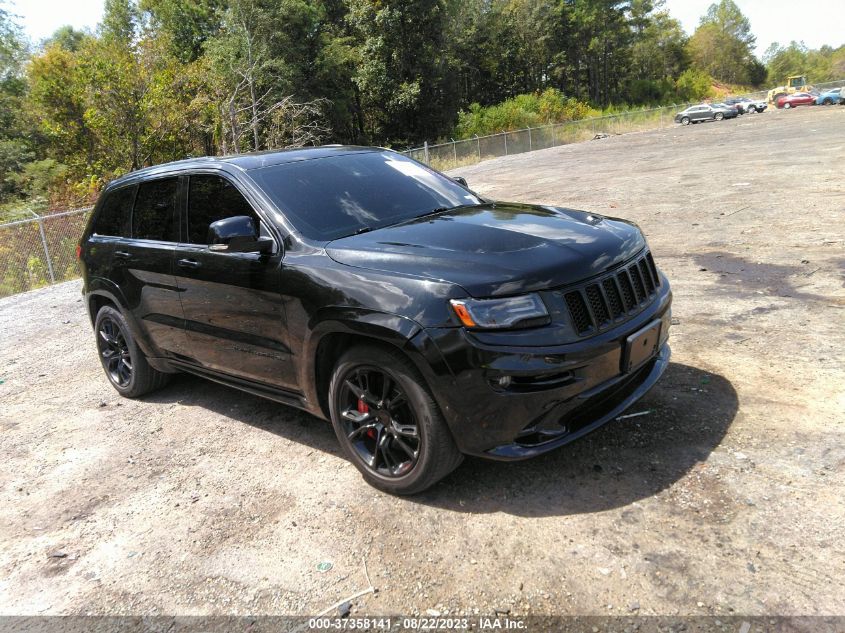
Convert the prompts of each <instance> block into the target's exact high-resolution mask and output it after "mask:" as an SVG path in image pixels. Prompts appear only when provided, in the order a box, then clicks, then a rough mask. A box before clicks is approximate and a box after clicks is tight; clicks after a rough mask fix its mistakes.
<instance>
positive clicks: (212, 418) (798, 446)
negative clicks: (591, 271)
mask: <svg viewBox="0 0 845 633" xmlns="http://www.w3.org/2000/svg"><path fill="white" fill-rule="evenodd" d="M843 156H845V107H843V108H833V107H831V108H821V107H818V108H799V109H797V110H793V111H776V112H767V113H765V114H762V115H746V116H744V117H741V118H740V119H738V120H734V121H724V122H721V123H711V124H703V125H696V126H690V127H687V128H681V127H676V128H673V129H666V130H660V131H655V132H648V133H641V134H630V135H624V136H616V137H611V138H607V139H602V140H596V141H589V142H586V143H581V144H578V145H570V146H566V147H560V148H554V149H550V150H544V151H539V152H534V153H531V154H522V155H518V156H511V157H508V158H503V159H498V160H494V161H489V162H486V163H483V164H480V165H477V166H473V167H468V168H464V169H461V170H459V171H458V172H457V173H458V174H460V175H463V176H465V177H466V178H467V179H468V180H469V182H470V185H471V186H473V187H474V188H475V189H477V190H478V191H479V192H482V193H483V194H485V195H487V196H489V197H492V198H497V199H509V200H522V201H531V202H541V203H554V204H561V205H568V206H572V207H575V208H582V209H586V210H590V211H593V212H597V213H603V214H608V215H616V216H621V217H624V218H630V219H632V220H635V221H636V222H638V223H640V225H641V226H642V227H643V229H644V230H645V232H646V234H647V236H648V238H649V240H650V243H651V246H652V250H653V252H654V254H655V259H656V260H657V263H658V265H659V266H660V267H662V268H663V270H664V271H665V272H666V273H667V275H668V276H669V278H670V280H671V282H672V284H673V289H674V293H675V303H674V316H675V318H676V319H677V325H675V327H674V329H673V333H672V339H671V341H672V347H673V352H674V355H673V362H672V364H671V366H670V368H669V369H668V371H667V373H666V375H665V376H664V378H663V379H662V381H661V382H660V383H659V384H658V385H657V387H656V388H655V389H654V390H653V391H652V392H651V393H650V394H649V395H648V396H647V397H646V398H645V399H643V400H642V401H641V402H640V403H639V404H637V405H636V406H635V407H634V408H633V409H632V410H631V412H635V413H636V412H647V414H646V415H642V416H639V417H635V418H628V419H625V420H620V421H618V422H616V423H613V424H611V425H609V426H607V427H605V428H604V429H602V430H600V431H599V432H596V433H595V434H593V435H592V436H590V437H589V438H587V439H585V440H583V441H580V442H577V443H575V444H573V445H571V446H568V447H566V448H564V449H562V450H559V451H557V452H555V453H553V454H550V455H547V456H545V457H541V458H538V459H534V460H533V461H529V462H523V463H518V464H500V463H492V462H485V461H481V460H476V459H470V460H467V461H466V462H465V463H464V464H463V466H461V468H460V469H459V470H458V471H456V472H455V473H454V474H453V475H452V476H450V477H449V478H448V479H447V480H445V481H444V482H443V483H442V484H440V485H438V486H437V487H435V488H434V489H432V490H431V491H429V492H428V493H426V494H423V495H420V496H418V497H414V498H410V499H403V498H395V497H391V496H388V495H385V494H382V493H380V492H378V491H376V490H374V489H372V488H370V487H369V486H367V485H366V484H365V483H364V482H363V480H362V479H361V478H360V477H359V475H358V473H357V471H356V470H355V469H354V468H353V467H352V466H351V465H350V464H348V463H347V462H346V461H344V460H343V459H342V458H341V457H340V454H339V449H338V446H337V444H336V440H335V437H334V435H333V433H332V430H331V428H330V427H329V426H328V425H327V424H325V423H323V422H321V421H319V420H317V419H315V418H312V417H310V416H308V415H305V414H302V413H299V412H297V411H295V410H292V409H288V408H285V407H283V406H280V405H277V404H274V403H271V402H267V401H264V400H261V399H259V398H256V397H253V396H250V395H245V394H242V393H240V392H238V391H235V390H231V389H227V388H223V387H220V386H218V385H215V384H212V383H209V382H205V381H202V380H200V379H196V378H191V377H180V378H178V379H177V380H175V381H174V382H173V383H172V385H171V386H169V387H168V388H166V389H165V390H163V391H161V392H160V393H157V394H155V395H153V396H151V397H148V398H145V399H143V400H139V401H129V400H123V399H121V398H120V397H118V396H117V394H116V393H115V392H114V391H113V390H112V389H111V387H110V386H109V385H108V383H107V382H106V379H105V377H104V376H103V374H102V370H101V368H100V366H99V363H98V361H97V357H96V354H95V350H94V343H93V335H92V332H91V327H90V324H89V322H88V320H87V316H86V315H85V311H84V309H83V304H82V302H81V300H80V294H79V290H80V284H79V283H78V282H71V283H67V284H63V285H60V286H56V287H53V288H48V289H44V290H40V291H36V292H32V293H29V294H24V295H18V296H15V297H9V298H6V299H2V300H0V337H2V341H1V342H2V345H1V346H0V380H2V381H3V382H2V384H0V425H2V427H1V428H2V445H1V446H0V507H2V508H3V511H2V518H0V614H88V613H92V614H185V615H190V614H195V615H200V614H203V615H205V614H314V613H316V612H319V611H321V610H323V609H324V608H326V607H328V606H330V605H332V604H333V603H334V602H336V601H338V600H340V599H342V598H344V597H346V596H349V595H351V594H353V593H356V592H357V591H359V590H361V589H363V588H365V587H366V586H367V581H366V578H365V575H364V567H363V561H364V560H366V565H367V570H368V573H369V576H370V578H371V580H372V584H373V585H374V586H375V587H376V588H377V589H378V592H377V593H375V594H374V595H367V596H364V597H362V598H359V599H356V600H354V601H353V602H354V606H353V614H356V613H357V614H362V613H369V614H412V613H421V614H425V613H427V612H429V611H430V612H431V613H434V612H438V613H441V614H444V615H445V614H447V613H448V614H456V613H468V614H473V613H481V614H492V613H493V612H494V611H496V610H499V611H500V612H508V611H509V612H510V614H511V615H527V614H601V615H614V614H626V615H631V614H643V615H644V614H666V615H687V614H717V615H719V614H724V615H730V614H745V615H768V614H785V615H787V614H788V615H797V614H827V615H835V614H845V591H843V590H842V578H843V569H845V545H843V544H845V505H843V503H845V502H844V501H843V500H845V477H843V473H845V442H843V440H845V222H843V218H845V184H843V183H844V182H845V181H843V176H845V168H844V167H843V164H844V163H843ZM323 562H329V563H331V569H330V570H329V571H326V572H320V571H318V570H317V566H318V565H319V564H320V563H323ZM837 578H838V579H839V580H837Z"/></svg>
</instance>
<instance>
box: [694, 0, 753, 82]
mask: <svg viewBox="0 0 845 633" xmlns="http://www.w3.org/2000/svg"><path fill="white" fill-rule="evenodd" d="M755 42H756V38H755V37H754V35H753V34H752V33H751V23H750V22H749V21H748V18H746V17H745V16H744V15H743V14H742V11H740V9H739V7H738V6H737V5H736V3H734V1H733V0H720V2H719V3H718V4H711V5H710V8H709V9H708V10H707V13H706V14H705V15H704V16H703V17H702V18H701V23H700V24H699V26H698V28H697V29H696V30H695V33H693V36H692V38H690V42H689V49H690V55H691V57H692V61H693V64H695V66H696V67H697V68H698V69H700V70H703V71H705V72H707V73H709V74H710V75H712V76H713V77H714V78H716V79H718V80H720V81H725V82H728V83H734V84H747V83H749V81H750V79H751V75H752V72H753V71H754V61H755V59H754V55H753V49H754V44H755Z"/></svg>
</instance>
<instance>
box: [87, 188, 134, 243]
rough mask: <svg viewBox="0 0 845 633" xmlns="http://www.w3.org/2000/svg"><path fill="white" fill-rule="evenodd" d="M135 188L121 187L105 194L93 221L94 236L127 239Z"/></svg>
mask: <svg viewBox="0 0 845 633" xmlns="http://www.w3.org/2000/svg"><path fill="white" fill-rule="evenodd" d="M134 198H135V187H122V188H120V189H116V190H114V191H111V192H109V193H107V194H106V199H105V200H103V204H102V206H101V207H100V211H99V212H98V213H97V219H96V220H95V221H94V234H95V235H112V236H116V237H129V215H130V212H131V211H132V200H133V199H134Z"/></svg>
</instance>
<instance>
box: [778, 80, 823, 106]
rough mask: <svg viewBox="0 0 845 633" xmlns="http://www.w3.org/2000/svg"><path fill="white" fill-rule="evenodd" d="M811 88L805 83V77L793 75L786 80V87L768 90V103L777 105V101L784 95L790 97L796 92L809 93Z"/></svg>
mask: <svg viewBox="0 0 845 633" xmlns="http://www.w3.org/2000/svg"><path fill="white" fill-rule="evenodd" d="M812 89H813V87H812V86H811V85H810V84H808V83H807V75H793V76H792V77H787V78H786V85H784V86H778V87H777V88H772V89H771V90H769V96H768V101H769V103H774V104H776V103H777V100H778V99H780V98H781V97H783V96H785V95H792V94H795V93H796V92H810V91H811V90H812Z"/></svg>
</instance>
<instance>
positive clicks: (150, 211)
mask: <svg viewBox="0 0 845 633" xmlns="http://www.w3.org/2000/svg"><path fill="white" fill-rule="evenodd" d="M178 191H179V180H178V178H176V177H170V178H158V179H155V180H149V181H146V182H142V183H140V184H139V185H138V190H137V193H136V194H135V203H134V205H133V208H132V214H131V222H130V231H129V237H126V238H122V239H120V240H118V241H117V242H115V244H114V248H113V252H112V278H113V280H114V282H115V283H116V284H117V285H118V286H119V287H120V289H121V291H122V292H123V296H124V298H125V300H126V303H127V308H128V309H129V311H131V312H132V315H133V316H134V317H135V321H136V322H137V323H138V324H139V326H140V327H141V328H142V329H143V330H144V331H145V332H146V334H147V335H148V336H149V338H150V340H151V342H152V343H153V345H155V346H156V347H157V348H158V351H159V352H161V355H163V356H169V355H171V354H173V353H178V352H180V351H181V350H182V348H183V347H184V341H185V333H184V330H183V328H182V326H183V317H182V304H181V302H180V301H179V289H178V288H177V286H176V279H175V277H174V276H173V255H174V253H175V251H176V243H177V241H178V234H179V233H178V231H179V226H178V215H177V211H178V210H177V199H178Z"/></svg>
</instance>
